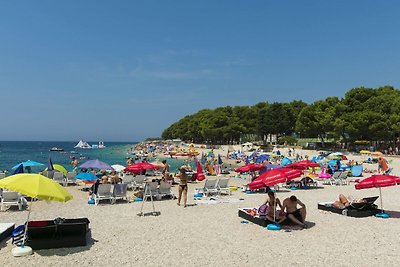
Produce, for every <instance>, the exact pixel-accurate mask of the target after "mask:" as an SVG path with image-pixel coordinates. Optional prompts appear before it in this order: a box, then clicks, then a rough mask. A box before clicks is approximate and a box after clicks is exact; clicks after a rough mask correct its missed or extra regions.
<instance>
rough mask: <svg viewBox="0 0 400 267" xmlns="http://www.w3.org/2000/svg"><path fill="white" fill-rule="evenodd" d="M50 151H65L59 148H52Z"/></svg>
mask: <svg viewBox="0 0 400 267" xmlns="http://www.w3.org/2000/svg"><path fill="white" fill-rule="evenodd" d="M49 151H64V149H62V148H59V147H52V148H50V149H49Z"/></svg>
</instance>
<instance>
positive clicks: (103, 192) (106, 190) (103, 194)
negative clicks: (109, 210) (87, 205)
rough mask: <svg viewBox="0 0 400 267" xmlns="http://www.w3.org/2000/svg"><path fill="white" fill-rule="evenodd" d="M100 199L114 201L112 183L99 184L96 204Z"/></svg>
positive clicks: (95, 199) (95, 198)
mask: <svg viewBox="0 0 400 267" xmlns="http://www.w3.org/2000/svg"><path fill="white" fill-rule="evenodd" d="M100 200H110V203H111V204H113V203H114V197H113V193H112V192H111V184H99V187H98V188H97V193H96V194H95V195H94V204H96V205H99V202H100Z"/></svg>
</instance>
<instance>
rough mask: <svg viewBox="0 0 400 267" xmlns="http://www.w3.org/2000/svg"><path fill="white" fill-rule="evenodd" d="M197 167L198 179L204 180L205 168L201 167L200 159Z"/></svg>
mask: <svg viewBox="0 0 400 267" xmlns="http://www.w3.org/2000/svg"><path fill="white" fill-rule="evenodd" d="M196 168H197V172H196V179H197V180H198V181H203V180H204V179H205V178H206V176H205V175H204V173H203V170H202V169H201V165H200V162H199V161H197V164H196Z"/></svg>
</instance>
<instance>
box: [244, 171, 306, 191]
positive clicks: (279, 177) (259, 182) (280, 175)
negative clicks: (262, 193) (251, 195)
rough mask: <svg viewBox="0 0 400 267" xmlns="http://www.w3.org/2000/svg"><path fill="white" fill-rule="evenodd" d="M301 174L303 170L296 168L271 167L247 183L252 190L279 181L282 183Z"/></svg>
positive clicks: (275, 183) (272, 184) (278, 182)
mask: <svg viewBox="0 0 400 267" xmlns="http://www.w3.org/2000/svg"><path fill="white" fill-rule="evenodd" d="M302 174H303V172H302V171H301V170H298V169H290V168H278V169H272V170H269V171H267V172H265V173H263V174H261V175H260V176H258V177H257V178H256V179H254V180H253V181H252V182H251V183H249V188H250V190H254V189H260V188H263V187H265V186H274V185H277V184H280V183H284V182H286V181H288V180H292V179H295V178H298V177H300V176H301V175H302Z"/></svg>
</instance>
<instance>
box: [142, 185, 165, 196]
mask: <svg viewBox="0 0 400 267" xmlns="http://www.w3.org/2000/svg"><path fill="white" fill-rule="evenodd" d="M146 186H147V187H148V188H147V190H145V192H144V193H145V194H144V197H146V196H147V197H150V192H151V195H152V196H153V198H157V199H160V198H161V197H162V196H161V195H160V193H159V191H158V188H157V187H158V183H157V182H149V183H146Z"/></svg>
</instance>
